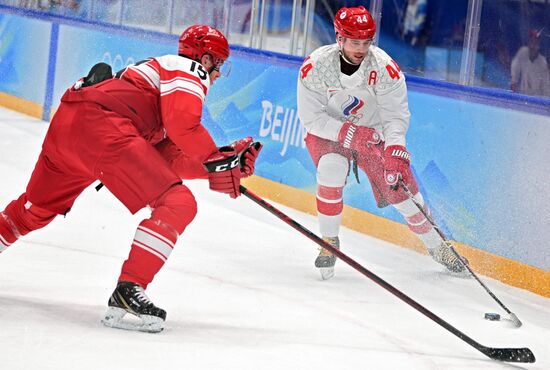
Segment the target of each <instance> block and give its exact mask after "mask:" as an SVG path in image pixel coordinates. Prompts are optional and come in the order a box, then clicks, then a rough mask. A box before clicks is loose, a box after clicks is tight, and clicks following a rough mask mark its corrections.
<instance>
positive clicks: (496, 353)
mask: <svg viewBox="0 0 550 370" xmlns="http://www.w3.org/2000/svg"><path fill="white" fill-rule="evenodd" d="M240 190H241V193H242V194H243V195H244V196H246V197H247V198H248V199H250V200H252V201H253V202H254V203H256V204H258V205H259V206H261V207H263V208H264V209H266V210H267V211H269V212H270V213H272V214H273V215H274V216H276V217H278V218H279V219H280V220H282V221H283V222H285V223H286V224H287V225H289V226H291V227H292V228H293V229H294V230H296V231H298V232H300V233H301V234H302V235H304V236H306V237H307V238H309V239H310V240H312V241H313V242H315V243H317V244H318V245H319V246H321V247H323V248H325V249H327V250H329V251H330V252H331V253H332V254H334V255H336V256H337V257H338V258H339V259H340V260H342V261H343V262H345V263H347V264H348V265H349V266H350V267H352V268H354V269H355V270H357V271H358V272H360V273H361V274H363V275H364V276H366V277H367V278H369V279H370V280H372V281H373V282H375V283H376V284H378V285H379V286H380V287H382V288H384V289H386V290H387V291H388V292H390V293H391V294H393V295H394V296H396V297H397V298H399V299H400V300H402V301H403V302H405V303H407V304H408V305H409V306H411V307H412V308H414V309H415V310H417V311H418V312H420V313H421V314H423V315H425V316H426V317H428V318H429V319H431V320H433V321H434V322H435V323H437V324H438V325H440V326H442V327H443V328H445V329H447V330H448V331H449V332H451V333H452V334H454V335H455V336H457V337H458V338H459V339H461V340H463V341H464V342H466V343H468V344H469V345H470V346H472V347H474V348H475V349H477V350H478V351H480V352H481V353H483V354H484V355H485V356H487V357H489V358H491V359H493V360H498V361H505V362H535V355H533V352H531V350H530V349H529V348H492V347H485V346H484V345H482V344H480V343H478V342H476V341H475V340H473V339H472V338H470V337H469V336H467V335H466V334H464V333H463V332H462V331H460V330H458V329H457V328H455V327H454V326H452V325H451V324H449V323H448V322H447V321H445V320H443V319H442V318H441V317H439V316H437V315H436V314H435V313H433V312H432V311H430V310H428V309H427V308H426V307H424V306H422V305H421V304H420V303H418V302H417V301H415V300H414V299H412V298H411V297H409V296H408V295H406V294H405V293H403V292H402V291H400V290H399V289H397V288H396V287H394V286H393V285H391V284H390V283H388V282H386V281H385V280H383V279H382V278H381V277H379V276H378V275H376V274H375V273H373V272H371V271H370V270H368V269H366V268H365V267H363V265H361V264H360V263H358V262H357V261H355V260H354V259H352V258H351V257H349V256H348V255H347V254H345V253H343V252H342V251H340V250H339V249H336V248H334V247H333V246H332V245H331V244H330V243H327V242H326V241H324V240H323V239H321V238H319V237H318V236H317V235H315V234H314V233H313V232H311V231H310V230H309V229H307V228H305V227H304V226H302V225H301V224H299V223H298V222H297V221H295V220H294V219H292V218H291V217H289V216H288V215H286V214H285V213H283V212H281V211H280V210H278V209H277V208H275V207H274V206H273V205H271V204H269V203H268V202H266V201H265V200H263V199H262V198H260V197H259V196H257V195H256V194H254V193H253V192H251V191H249V190H248V189H247V188H245V187H244V186H242V185H240Z"/></svg>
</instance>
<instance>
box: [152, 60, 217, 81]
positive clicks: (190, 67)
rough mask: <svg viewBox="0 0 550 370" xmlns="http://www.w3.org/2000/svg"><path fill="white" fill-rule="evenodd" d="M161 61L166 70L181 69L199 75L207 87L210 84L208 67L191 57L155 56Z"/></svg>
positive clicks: (160, 63)
mask: <svg viewBox="0 0 550 370" xmlns="http://www.w3.org/2000/svg"><path fill="white" fill-rule="evenodd" d="M155 59H156V60H157V62H158V63H159V66H160V68H162V69H164V70H165V71H170V72H176V71H181V72H183V73H184V74H185V75H187V76H189V75H191V76H194V77H198V79H199V80H200V82H201V83H202V84H203V85H205V86H206V87H207V88H208V87H209V86H210V76H209V74H208V71H207V70H206V68H204V67H203V65H202V64H200V63H198V62H196V61H194V60H191V59H189V58H185V57H180V56H179V55H163V56H161V57H157V58H155Z"/></svg>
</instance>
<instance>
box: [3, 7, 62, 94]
mask: <svg viewBox="0 0 550 370" xmlns="http://www.w3.org/2000/svg"><path fill="white" fill-rule="evenodd" d="M51 27H52V25H51V23H49V22H46V21H40V20H34V19H29V18H24V17H18V16H14V15H11V14H4V13H0V91H1V92H4V93H6V94H10V95H13V96H16V97H18V98H22V99H25V100H28V101H31V102H34V103H37V104H40V105H42V104H44V96H45V90H46V79H47V77H48V59H49V50H50V30H51Z"/></svg>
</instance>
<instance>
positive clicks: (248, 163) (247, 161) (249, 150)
mask: <svg viewBox="0 0 550 370" xmlns="http://www.w3.org/2000/svg"><path fill="white" fill-rule="evenodd" d="M252 140H253V139H252V138H251V137H250V136H247V137H245V138H243V139H241V140H238V141H235V142H234V143H232V144H231V147H232V148H233V149H235V152H237V155H238V156H239V161H240V167H241V177H248V176H252V175H253V174H254V166H255V164H256V158H258V154H260V151H261V150H262V147H263V144H262V143H260V142H259V141H252Z"/></svg>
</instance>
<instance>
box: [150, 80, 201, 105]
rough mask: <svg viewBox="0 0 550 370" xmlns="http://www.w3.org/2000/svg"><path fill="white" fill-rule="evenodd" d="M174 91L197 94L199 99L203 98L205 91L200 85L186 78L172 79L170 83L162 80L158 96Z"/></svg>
mask: <svg viewBox="0 0 550 370" xmlns="http://www.w3.org/2000/svg"><path fill="white" fill-rule="evenodd" d="M174 91H184V92H188V93H191V94H193V95H195V96H197V97H198V98H199V99H200V100H201V101H203V100H204V96H205V92H204V90H203V89H201V87H200V86H197V84H195V83H193V82H192V81H189V80H187V79H173V80H172V81H171V82H170V83H164V82H162V83H161V85H160V96H165V95H168V94H171V93H173V92H174Z"/></svg>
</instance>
